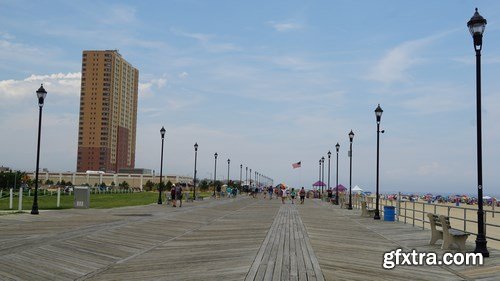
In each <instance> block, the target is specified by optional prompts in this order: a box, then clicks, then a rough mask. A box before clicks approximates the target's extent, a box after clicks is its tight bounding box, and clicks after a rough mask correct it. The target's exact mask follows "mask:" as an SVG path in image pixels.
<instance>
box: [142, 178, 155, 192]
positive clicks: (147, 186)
mask: <svg viewBox="0 0 500 281" xmlns="http://www.w3.org/2000/svg"><path fill="white" fill-rule="evenodd" d="M154 187H155V184H154V183H153V182H152V181H151V180H148V181H147V182H146V184H144V185H143V188H144V190H146V191H151V190H153V188H154Z"/></svg>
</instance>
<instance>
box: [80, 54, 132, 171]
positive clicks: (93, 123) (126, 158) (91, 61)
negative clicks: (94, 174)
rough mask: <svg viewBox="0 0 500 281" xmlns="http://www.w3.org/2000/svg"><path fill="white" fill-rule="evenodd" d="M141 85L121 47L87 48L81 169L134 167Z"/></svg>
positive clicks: (84, 57)
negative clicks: (139, 87)
mask: <svg viewBox="0 0 500 281" xmlns="http://www.w3.org/2000/svg"><path fill="white" fill-rule="evenodd" d="M138 85H139V71H138V70H137V69H136V68H134V67H133V66H132V65H131V64H130V63H128V62H127V61H126V60H125V59H123V58H122V56H121V55H120V54H119V53H118V51H117V50H106V51H83V56H82V82H81V93H80V122H79V128H78V156H77V164H76V170H77V171H78V172H85V171H87V170H92V171H105V172H118V171H119V169H122V168H134V166H135V135H136V123H137V95H138Z"/></svg>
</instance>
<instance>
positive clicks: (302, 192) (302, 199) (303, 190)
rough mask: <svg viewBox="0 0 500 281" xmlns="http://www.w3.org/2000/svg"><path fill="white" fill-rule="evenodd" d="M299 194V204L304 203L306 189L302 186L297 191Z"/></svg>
mask: <svg viewBox="0 0 500 281" xmlns="http://www.w3.org/2000/svg"><path fill="white" fill-rule="evenodd" d="M299 196H300V204H304V199H305V198H306V190H305V189H304V187H302V189H301V190H300V191H299Z"/></svg>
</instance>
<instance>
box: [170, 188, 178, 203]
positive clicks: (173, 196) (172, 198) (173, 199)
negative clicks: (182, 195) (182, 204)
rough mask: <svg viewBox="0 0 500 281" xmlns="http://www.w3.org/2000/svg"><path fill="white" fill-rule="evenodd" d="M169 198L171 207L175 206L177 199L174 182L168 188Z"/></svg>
mask: <svg viewBox="0 0 500 281" xmlns="http://www.w3.org/2000/svg"><path fill="white" fill-rule="evenodd" d="M170 200H171V201H172V207H177V199H176V198H175V184H174V185H172V188H171V189H170Z"/></svg>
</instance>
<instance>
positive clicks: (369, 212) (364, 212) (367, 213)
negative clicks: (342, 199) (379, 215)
mask: <svg viewBox="0 0 500 281" xmlns="http://www.w3.org/2000/svg"><path fill="white" fill-rule="evenodd" d="M361 216H362V217H373V216H375V209H372V208H368V207H367V206H366V202H365V201H363V202H361Z"/></svg>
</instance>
